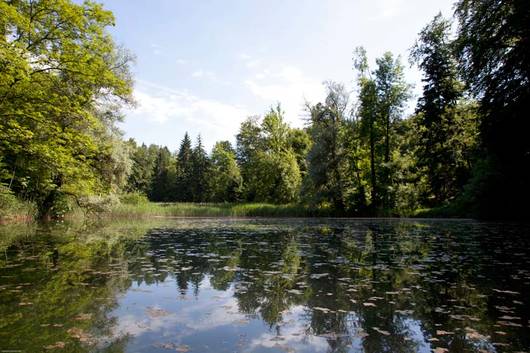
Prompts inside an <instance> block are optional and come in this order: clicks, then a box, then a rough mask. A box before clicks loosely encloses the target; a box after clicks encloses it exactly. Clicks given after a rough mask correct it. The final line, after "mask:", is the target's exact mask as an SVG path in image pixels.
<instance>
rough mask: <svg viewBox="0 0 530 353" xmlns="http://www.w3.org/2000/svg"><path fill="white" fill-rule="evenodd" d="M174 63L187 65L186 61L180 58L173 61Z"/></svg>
mask: <svg viewBox="0 0 530 353" xmlns="http://www.w3.org/2000/svg"><path fill="white" fill-rule="evenodd" d="M175 62H176V63H177V64H179V65H185V64H187V63H188V60H186V59H182V58H178V59H177V60H175Z"/></svg>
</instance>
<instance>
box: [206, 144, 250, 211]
mask: <svg viewBox="0 0 530 353" xmlns="http://www.w3.org/2000/svg"><path fill="white" fill-rule="evenodd" d="M209 182H210V186H209V189H210V192H211V200H212V201H214V202H235V201H238V200H239V199H240V197H241V193H242V191H243V190H242V188H243V178H242V177H241V172H240V170H239V166H238V165H237V161H236V154H235V151H234V149H233V148H232V145H231V144H230V142H228V141H220V142H217V143H216V144H215V146H214V147H213V150H212V154H211V170H210V173H209Z"/></svg>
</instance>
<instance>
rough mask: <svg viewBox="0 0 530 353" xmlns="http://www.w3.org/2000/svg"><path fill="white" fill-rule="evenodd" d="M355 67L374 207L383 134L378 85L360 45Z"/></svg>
mask: <svg viewBox="0 0 530 353" xmlns="http://www.w3.org/2000/svg"><path fill="white" fill-rule="evenodd" d="M354 67H355V69H356V70H357V71H358V84H359V106H358V111H357V115H358V117H359V120H360V122H359V128H360V137H361V139H363V140H364V141H365V143H366V141H367V144H368V146H369V153H370V190H371V191H370V202H371V205H372V208H373V209H375V208H377V207H380V205H381V199H380V194H381V192H380V188H379V184H378V177H377V174H378V172H377V170H376V168H377V166H378V165H381V164H382V163H381V162H379V161H376V156H378V155H380V153H378V151H376V143H377V141H380V140H381V138H382V135H383V132H382V125H381V123H380V121H379V120H378V119H377V117H378V115H377V106H378V97H377V85H376V82H375V80H374V79H373V78H372V76H371V73H370V68H369V66H368V58H367V56H366V51H365V49H364V48H362V47H359V48H357V49H356V50H355V59H354Z"/></svg>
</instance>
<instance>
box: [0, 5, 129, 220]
mask: <svg viewBox="0 0 530 353" xmlns="http://www.w3.org/2000/svg"><path fill="white" fill-rule="evenodd" d="M0 14H1V16H0V18H1V20H0V21H1V23H0V28H1V29H2V35H1V36H0V115H1V116H2V119H1V121H0V155H2V157H3V162H4V163H5V164H6V168H7V170H9V171H10V174H12V175H13V177H12V180H11V181H10V184H11V188H12V190H14V191H15V193H16V194H17V195H19V196H21V197H23V198H26V199H30V200H34V201H35V202H36V203H37V205H38V207H39V210H40V213H41V214H42V215H45V214H48V213H49V212H50V210H51V209H52V208H53V205H54V203H55V202H56V201H58V200H59V199H61V198H64V196H65V195H71V196H73V197H79V196H82V195H87V194H90V193H94V192H102V191H106V190H109V189H112V188H113V185H112V184H113V183H115V182H116V181H117V180H115V179H114V178H110V179H109V178H108V175H107V178H106V177H105V174H106V170H105V169H106V168H107V167H109V162H110V163H112V162H114V160H115V159H114V157H115V154H114V147H115V146H114V145H113V143H112V141H110V140H109V139H106V138H105V136H109V134H110V132H109V127H111V126H112V125H113V123H114V121H116V120H117V119H119V114H118V109H119V107H120V105H121V104H122V103H129V102H131V98H130V94H131V79H130V75H129V70H128V66H129V62H130V61H131V57H130V56H129V55H128V54H127V53H126V52H124V51H123V50H122V49H120V48H119V47H117V46H116V45H115V44H114V42H113V41H112V38H111V37H110V36H109V35H108V34H107V32H106V28H107V27H108V26H111V25H113V23H114V18H113V15H112V13H111V12H109V11H106V10H104V9H103V8H102V6H101V5H99V4H96V3H93V2H85V3H83V4H82V5H78V4H75V3H73V2H71V1H67V0H57V1H44V0H41V1H28V0H22V1H12V2H5V1H4V2H2V3H0ZM119 168H123V167H119Z"/></svg>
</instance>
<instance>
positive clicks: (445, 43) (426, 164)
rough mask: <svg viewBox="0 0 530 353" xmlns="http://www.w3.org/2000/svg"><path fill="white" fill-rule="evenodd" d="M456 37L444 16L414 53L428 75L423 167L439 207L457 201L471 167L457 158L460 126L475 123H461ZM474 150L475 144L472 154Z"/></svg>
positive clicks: (422, 107) (422, 113) (422, 110)
mask: <svg viewBox="0 0 530 353" xmlns="http://www.w3.org/2000/svg"><path fill="white" fill-rule="evenodd" d="M450 32H451V22H450V21H448V20H445V19H444V18H443V17H442V15H441V14H438V15H437V16H436V17H435V18H434V19H433V21H432V22H431V23H430V24H429V25H427V26H426V27H425V28H424V29H423V30H422V31H421V32H420V35H419V39H418V41H417V42H416V44H415V45H414V47H413V48H412V51H411V61H414V62H416V63H417V64H418V66H419V68H420V69H421V70H422V71H423V82H424V86H423V95H422V97H420V99H419V100H418V107H417V111H416V112H417V117H416V122H417V124H418V133H419V135H420V139H419V148H418V150H417V155H418V163H419V166H420V167H422V168H425V169H426V170H427V177H428V180H429V186H430V189H431V192H432V194H433V196H434V197H433V202H434V204H435V205H439V204H441V203H443V202H444V201H447V200H450V199H453V198H454V197H456V195H457V194H458V193H459V192H461V191H462V187H463V185H464V183H465V181H467V180H466V179H467V178H465V175H467V174H468V173H469V171H468V170H467V169H468V163H466V160H465V159H463V158H462V156H461V154H460V153H455V152H456V151H455V149H456V148H457V145H455V144H454V142H455V140H461V141H463V140H464V138H463V136H460V134H461V133H462V132H463V131H462V129H458V126H462V123H464V124H465V123H468V125H469V123H470V122H471V123H472V122H473V121H474V119H473V120H472V121H464V120H462V119H458V118H459V114H458V110H460V109H461V108H462V104H464V103H463V102H461V101H462V99H463V95H464V86H463V84H462V83H461V82H460V81H459V79H458V67H457V61H456V58H455V56H454V54H453V43H452V42H451V39H450V37H449V36H450ZM459 103H461V105H460V106H459ZM455 134H457V135H455ZM467 142H471V143H472V141H467ZM472 146H474V144H473V143H472V145H471V146H468V148H469V147H472Z"/></svg>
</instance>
